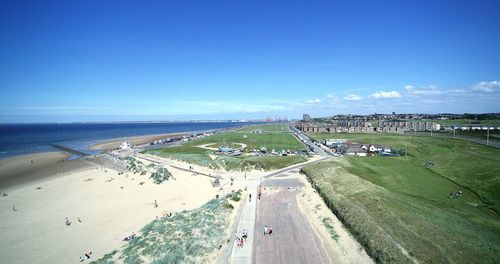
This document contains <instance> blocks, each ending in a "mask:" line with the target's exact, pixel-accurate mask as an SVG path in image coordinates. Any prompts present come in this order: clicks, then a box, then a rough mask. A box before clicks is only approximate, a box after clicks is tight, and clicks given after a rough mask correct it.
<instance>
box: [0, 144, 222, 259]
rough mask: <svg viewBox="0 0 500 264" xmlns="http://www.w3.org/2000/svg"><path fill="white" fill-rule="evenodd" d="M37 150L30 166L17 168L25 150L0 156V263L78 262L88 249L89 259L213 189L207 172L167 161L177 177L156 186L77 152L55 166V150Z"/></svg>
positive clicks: (204, 199) (199, 201)
mask: <svg viewBox="0 0 500 264" xmlns="http://www.w3.org/2000/svg"><path fill="white" fill-rule="evenodd" d="M37 155H40V154H37ZM43 155H48V156H44V158H43V159H41V160H40V161H38V162H34V164H36V165H33V167H31V168H30V169H21V168H18V167H19V166H21V167H23V166H31V165H30V164H31V162H30V161H31V157H29V158H28V159H26V157H23V158H22V159H17V158H14V159H10V160H9V161H7V160H2V161H1V162H2V163H1V164H2V166H1V167H2V168H1V172H2V174H1V175H2V177H1V178H0V183H1V184H0V186H1V187H0V188H1V189H0V192H5V193H7V194H8V196H1V197H0V211H1V212H2V218H1V220H0V232H1V233H2V240H0V248H1V249H2V250H1V251H0V259H1V260H2V262H3V263H80V261H79V257H80V256H83V255H84V254H85V253H88V252H90V251H92V252H93V254H92V260H96V259H98V258H100V257H102V256H103V255H104V254H106V253H109V252H111V251H112V250H114V249H118V248H119V247H120V246H122V245H123V244H124V243H126V242H123V241H122V239H123V238H124V237H126V236H128V235H130V234H132V232H135V233H136V234H138V235H139V234H140V232H139V230H140V228H142V227H143V226H144V225H146V224H148V223H149V222H151V221H152V220H154V219H155V217H156V216H158V217H161V216H162V215H163V214H166V213H169V212H172V213H174V214H175V213H176V212H179V211H181V210H190V209H194V208H198V207H200V206H201V205H203V204H204V203H206V202H207V201H208V200H210V199H212V198H214V197H215V195H216V194H217V193H219V192H218V188H213V187H212V184H211V182H210V180H211V178H208V177H205V176H193V175H192V173H190V172H185V171H182V170H178V169H174V168H172V167H167V168H168V169H169V170H170V171H171V172H172V175H173V176H174V177H175V178H176V180H169V181H167V182H164V183H162V184H160V185H156V184H154V183H153V182H152V181H151V180H150V179H148V176H146V175H145V176H138V175H134V174H132V173H130V172H129V173H124V174H121V175H119V174H118V172H117V171H115V170H113V169H109V168H106V167H101V166H100V165H101V164H98V165H96V164H95V163H93V162H90V161H87V160H84V159H79V160H74V161H64V162H60V163H56V165H54V163H53V162H54V160H58V159H60V158H64V156H63V155H62V154H61V153H59V154H54V153H51V154H46V153H45V154H42V156H43ZM42 160H43V161H44V162H43V163H42ZM26 161H28V162H29V163H28V164H26ZM144 162H145V163H146V164H147V161H144ZM44 164H45V165H44ZM38 165H39V166H38ZM63 170H64V172H62V171H63ZM6 172H9V174H8V175H7V174H5V175H4V173H6ZM51 173H52V174H51ZM42 174H51V177H39V176H40V175H42ZM127 176H128V177H127ZM4 182H7V183H8V185H4V184H3V183H4ZM140 182H144V184H143V185H140V184H139V183H140ZM121 187H123V188H121ZM154 200H157V202H158V205H159V206H158V208H155V207H154ZM13 206H15V208H16V211H13V208H12V207H13ZM66 217H68V219H69V220H70V221H71V222H72V223H71V225H70V226H66V224H65V218H66ZM78 218H80V220H81V221H82V222H79V221H78Z"/></svg>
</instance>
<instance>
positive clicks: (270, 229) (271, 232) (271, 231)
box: [267, 227, 273, 235]
mask: <svg viewBox="0 0 500 264" xmlns="http://www.w3.org/2000/svg"><path fill="white" fill-rule="evenodd" d="M267 231H268V233H269V235H272V234H273V228H272V227H269V229H268V230H267Z"/></svg>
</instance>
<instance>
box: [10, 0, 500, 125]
mask: <svg viewBox="0 0 500 264" xmlns="http://www.w3.org/2000/svg"><path fill="white" fill-rule="evenodd" d="M498 10H500V2H499V1H456V0H455V1H325V2H322V1H137V2H133V1H33V2H30V1H2V3H1V4H0V89H1V96H0V122H45V121H50V122H53V121H62V122H64V121H109V120H162V119H165V120H175V119H218V118H264V117H266V116H267V115H270V116H277V115H279V116H288V117H290V118H297V117H300V116H301V114H302V113H310V114H312V115H313V116H327V115H334V114H338V113H373V112H379V113H380V112H392V111H395V112H400V113H402V112H419V113H434V112H455V113H462V112H500V82H499V81H500V48H499V47H500V16H499V15H498Z"/></svg>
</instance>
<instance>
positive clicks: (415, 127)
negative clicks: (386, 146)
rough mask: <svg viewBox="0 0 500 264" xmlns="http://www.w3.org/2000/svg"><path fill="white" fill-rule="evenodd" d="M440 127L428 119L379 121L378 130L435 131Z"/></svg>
mask: <svg viewBox="0 0 500 264" xmlns="http://www.w3.org/2000/svg"><path fill="white" fill-rule="evenodd" d="M440 129H441V125H440V124H438V123H434V122H430V121H412V122H408V121H380V122H379V127H378V130H379V131H382V132H401V131H431V130H434V131H436V130H440Z"/></svg>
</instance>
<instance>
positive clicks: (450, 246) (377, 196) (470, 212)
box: [304, 134, 500, 263]
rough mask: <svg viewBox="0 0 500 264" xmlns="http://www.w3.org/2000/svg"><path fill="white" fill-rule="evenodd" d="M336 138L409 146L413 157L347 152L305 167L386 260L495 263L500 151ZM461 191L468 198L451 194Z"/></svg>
mask: <svg viewBox="0 0 500 264" xmlns="http://www.w3.org/2000/svg"><path fill="white" fill-rule="evenodd" d="M314 136H315V137H317V138H320V137H322V136H324V135H318V134H316V135H314ZM335 136H336V137H339V138H347V139H350V140H357V141H360V142H366V143H371V139H372V138H373V139H374V142H373V143H379V144H383V145H387V146H390V147H393V148H401V146H403V147H404V146H405V145H406V148H407V150H408V155H407V156H406V157H370V158H363V157H344V158H339V159H335V160H333V161H328V162H322V163H318V164H315V165H311V166H307V167H306V168H304V172H305V173H306V174H307V175H308V178H309V179H310V180H311V181H312V182H313V183H314V186H316V188H317V189H318V191H319V193H320V194H321V195H322V197H323V199H324V200H325V201H326V203H327V204H328V205H329V207H330V208H331V209H332V211H333V212H334V213H335V214H336V215H337V216H338V217H339V218H340V219H341V220H342V221H343V222H344V224H345V225H346V226H347V227H348V228H349V229H350V230H351V233H353V235H354V236H356V237H357V239H358V240H359V241H360V242H361V243H362V244H363V245H364V246H365V248H366V249H367V251H368V252H369V254H370V255H371V256H372V257H374V258H375V259H376V260H377V261H378V262H381V263H386V262H392V263H406V262H411V261H412V259H416V260H418V261H422V262H432V263H478V262H481V263H494V262H495V261H496V260H497V259H498V258H499V257H500V256H499V253H498V252H500V235H499V234H500V221H499V220H500V217H499V215H498V213H497V212H498V210H499V203H498V202H499V198H500V196H499V192H500V173H499V172H500V171H499V166H498V164H500V150H498V149H495V148H491V147H486V146H483V145H478V144H474V143H470V142H465V141H460V140H451V139H436V138H426V137H407V136H397V135H368V134H345V135H335ZM330 137H331V135H330ZM427 160H429V161H432V163H433V164H434V165H433V166H430V167H429V166H426V161H427ZM457 190H462V191H464V195H463V196H462V197H460V198H457V199H451V198H449V197H448V194H449V192H454V191H457ZM402 248H403V249H404V250H402Z"/></svg>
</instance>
